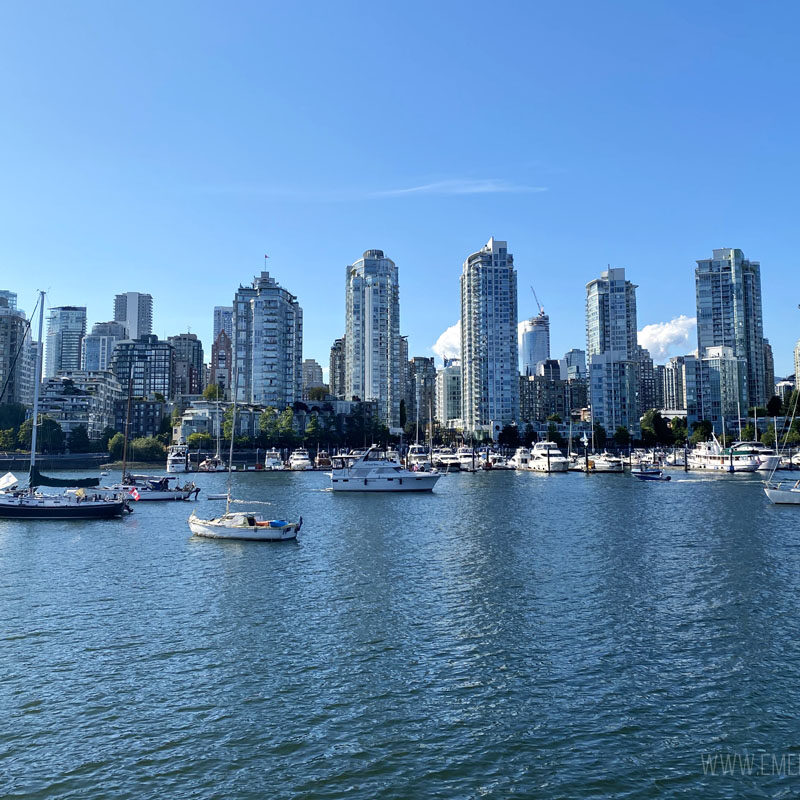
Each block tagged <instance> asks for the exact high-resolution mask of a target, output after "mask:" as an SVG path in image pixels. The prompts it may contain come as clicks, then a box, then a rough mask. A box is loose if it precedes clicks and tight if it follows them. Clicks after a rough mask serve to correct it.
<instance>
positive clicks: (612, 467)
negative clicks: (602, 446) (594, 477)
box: [589, 453, 625, 473]
mask: <svg viewBox="0 0 800 800" xmlns="http://www.w3.org/2000/svg"><path fill="white" fill-rule="evenodd" d="M624 471H625V463H624V462H623V460H622V459H621V458H620V457H619V456H613V455H611V454H610V453H596V454H595V455H591V456H589V472H597V473H600V472H624Z"/></svg>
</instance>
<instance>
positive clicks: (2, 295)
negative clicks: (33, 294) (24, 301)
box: [0, 289, 17, 309]
mask: <svg viewBox="0 0 800 800" xmlns="http://www.w3.org/2000/svg"><path fill="white" fill-rule="evenodd" d="M0 299H4V300H5V301H6V305H5V306H3V307H4V308H10V309H16V307H17V293H16V292H11V291H9V290H8V289H0Z"/></svg>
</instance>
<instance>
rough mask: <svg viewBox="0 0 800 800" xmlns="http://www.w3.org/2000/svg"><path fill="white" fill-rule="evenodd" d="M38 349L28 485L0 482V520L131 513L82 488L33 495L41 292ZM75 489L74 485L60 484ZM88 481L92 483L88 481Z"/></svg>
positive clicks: (120, 501)
mask: <svg viewBox="0 0 800 800" xmlns="http://www.w3.org/2000/svg"><path fill="white" fill-rule="evenodd" d="M39 306H40V307H39V346H38V347H37V348H36V369H35V372H34V376H35V383H34V389H33V426H32V430H31V457H30V482H29V485H28V487H27V488H23V489H20V488H19V481H18V480H17V478H16V476H15V475H13V474H12V473H10V472H9V473H7V474H6V475H5V476H4V477H3V478H2V479H0V519H59V520H61V519H82V520H83V519H111V518H113V517H121V516H122V515H123V513H124V512H125V511H131V508H130V507H129V506H128V503H127V502H126V500H125V499H124V498H122V497H119V496H114V497H105V496H103V495H101V494H99V493H92V492H91V491H90V492H87V491H86V489H85V488H83V487H81V488H78V489H77V491H74V492H71V493H67V494H43V493H41V492H37V491H36V487H37V485H39V483H41V482H42V479H41V476H40V475H39V471H38V470H37V468H36V438H37V428H38V426H39V387H40V384H41V372H42V344H41V342H42V328H43V325H44V292H40V294H39ZM57 480H59V483H62V485H68V486H76V485H78V482H77V481H74V480H73V481H61V479H57ZM90 480H92V479H90Z"/></svg>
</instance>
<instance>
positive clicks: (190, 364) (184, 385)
mask: <svg viewBox="0 0 800 800" xmlns="http://www.w3.org/2000/svg"><path fill="white" fill-rule="evenodd" d="M167 341H168V342H169V343H170V344H171V345H172V347H173V348H174V349H175V382H174V384H173V392H174V396H176V397H177V396H178V395H185V394H200V393H201V392H202V391H203V389H204V388H205V385H204V381H205V367H204V365H203V343H202V342H201V341H200V340H199V339H198V338H197V334H195V333H180V334H178V335H177V336H168V337H167ZM170 399H171V398H170Z"/></svg>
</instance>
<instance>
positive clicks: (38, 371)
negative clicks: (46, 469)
mask: <svg viewBox="0 0 800 800" xmlns="http://www.w3.org/2000/svg"><path fill="white" fill-rule="evenodd" d="M43 328H44V292H39V342H38V344H37V346H36V367H35V369H34V384H33V426H32V428H31V475H32V474H33V467H34V466H35V464H36V432H37V428H38V426H39V386H40V384H41V382H42V350H43V349H44V339H42V330H43Z"/></svg>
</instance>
